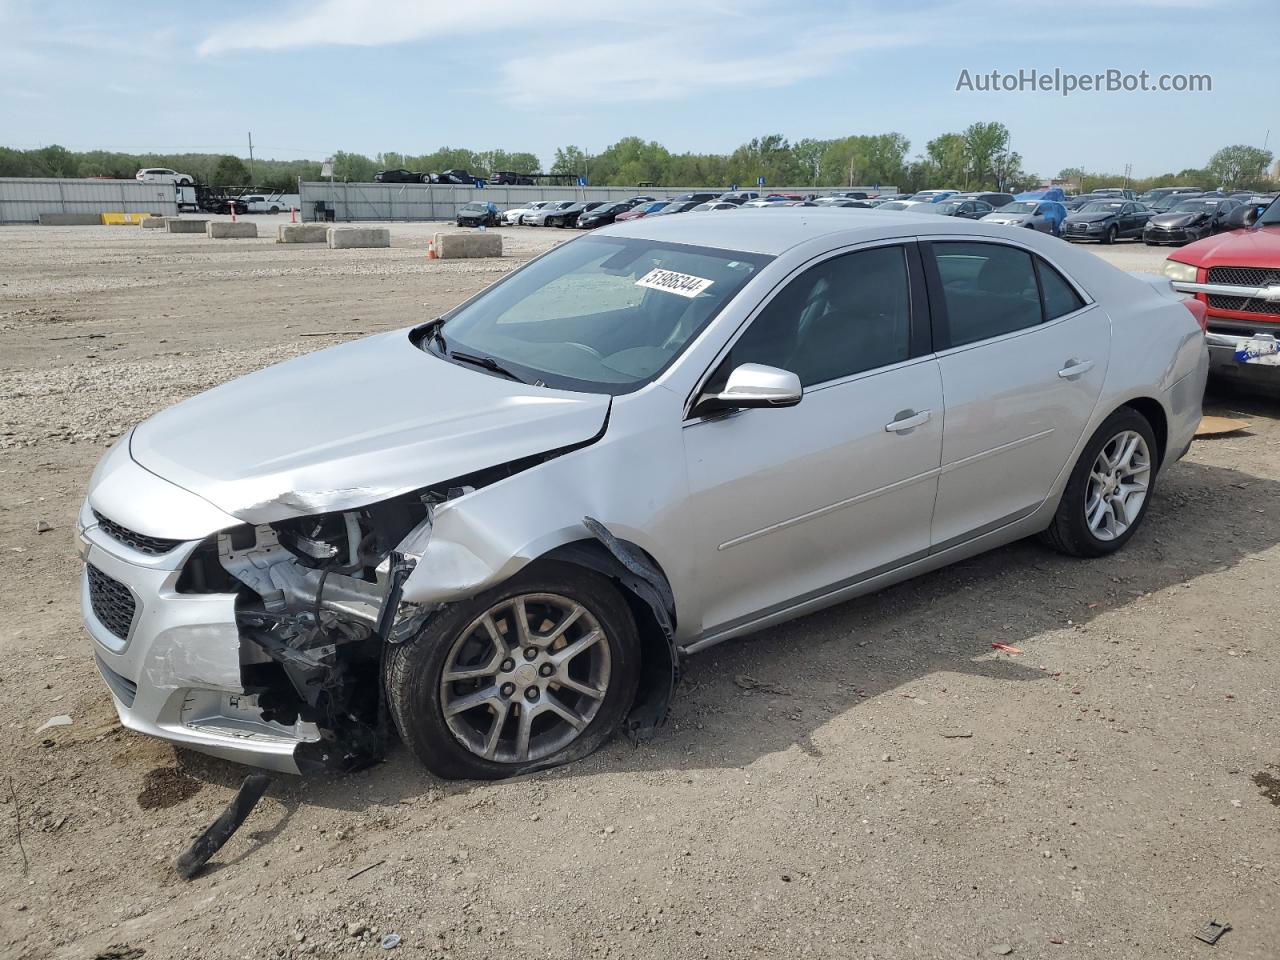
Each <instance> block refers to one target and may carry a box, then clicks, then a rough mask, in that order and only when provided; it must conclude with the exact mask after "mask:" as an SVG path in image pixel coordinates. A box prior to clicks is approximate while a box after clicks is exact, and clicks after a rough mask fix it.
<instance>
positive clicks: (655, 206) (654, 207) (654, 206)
mask: <svg viewBox="0 0 1280 960" xmlns="http://www.w3.org/2000/svg"><path fill="white" fill-rule="evenodd" d="M667 203H668V201H666V200H659V201H657V202H656V203H651V204H649V205H648V206H646V207H641V208H640V210H641V212H643V213H653V212H654V211H655V210H661V209H662V208H663V207H665V206H666V205H667Z"/></svg>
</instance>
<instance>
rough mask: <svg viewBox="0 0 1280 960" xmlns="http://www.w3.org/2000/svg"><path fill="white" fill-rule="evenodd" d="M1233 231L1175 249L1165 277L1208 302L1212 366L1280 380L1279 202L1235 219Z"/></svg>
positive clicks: (1257, 206) (1247, 376) (1234, 373)
mask: <svg viewBox="0 0 1280 960" xmlns="http://www.w3.org/2000/svg"><path fill="white" fill-rule="evenodd" d="M1231 220H1232V222H1231V223H1230V226H1231V227H1235V228H1237V229H1231V230H1229V231H1228V232H1226V233H1219V234H1217V235H1215V236H1211V237H1206V238H1205V239H1204V240H1199V241H1197V242H1195V243H1193V244H1190V245H1189V246H1185V247H1182V248H1180V249H1178V250H1175V251H1174V252H1173V253H1171V254H1170V255H1169V259H1168V261H1167V262H1166V263H1165V268H1164V272H1165V274H1166V275H1167V276H1168V277H1169V279H1171V280H1172V281H1173V286H1174V288H1175V289H1177V290H1181V291H1182V292H1183V293H1190V294H1193V295H1194V296H1195V298H1196V299H1197V300H1199V301H1200V302H1201V303H1203V304H1204V305H1205V307H1206V308H1207V312H1208V330H1207V331H1206V332H1205V340H1206V341H1207V342H1208V345H1209V360H1210V369H1211V371H1212V372H1213V373H1217V374H1225V375H1227V376H1232V377H1236V378H1242V379H1256V378H1257V377H1262V378H1265V379H1266V380H1267V381H1269V382H1270V383H1272V384H1273V385H1274V384H1277V383H1280V200H1273V201H1272V202H1271V204H1270V205H1269V206H1267V207H1265V208H1263V206H1262V205H1261V204H1252V205H1249V206H1247V207H1244V208H1241V209H1240V210H1239V211H1237V212H1235V213H1233V214H1232V216H1231Z"/></svg>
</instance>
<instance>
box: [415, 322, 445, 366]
mask: <svg viewBox="0 0 1280 960" xmlns="http://www.w3.org/2000/svg"><path fill="white" fill-rule="evenodd" d="M443 326H444V317H436V318H435V319H434V320H432V321H431V322H430V323H428V324H426V325H425V326H423V327H421V328H420V329H421V330H422V331H423V333H425V334H426V336H425V337H424V338H423V340H422V345H423V347H425V346H426V345H427V344H429V343H436V344H438V345H439V346H440V353H441V354H442V355H443V356H446V357H447V356H448V355H449V348H448V346H446V345H445V342H444V334H443V333H441V332H440V330H441V328H442V327H443Z"/></svg>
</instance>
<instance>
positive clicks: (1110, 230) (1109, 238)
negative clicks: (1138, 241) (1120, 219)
mask: <svg viewBox="0 0 1280 960" xmlns="http://www.w3.org/2000/svg"><path fill="white" fill-rule="evenodd" d="M1119 235H1120V231H1119V230H1117V229H1116V225H1115V224H1114V223H1113V224H1112V225H1111V226H1109V227H1107V233H1106V236H1104V237H1103V238H1102V242H1103V243H1106V244H1111V243H1115V242H1116V237H1118V236H1119Z"/></svg>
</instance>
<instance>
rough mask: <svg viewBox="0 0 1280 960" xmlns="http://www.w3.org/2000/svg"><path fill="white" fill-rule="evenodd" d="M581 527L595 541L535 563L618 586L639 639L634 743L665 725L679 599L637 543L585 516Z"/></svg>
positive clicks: (676, 662) (675, 662)
mask: <svg viewBox="0 0 1280 960" xmlns="http://www.w3.org/2000/svg"><path fill="white" fill-rule="evenodd" d="M583 523H584V525H585V526H586V527H587V529H588V530H589V531H590V532H591V533H592V535H593V536H592V537H589V538H587V537H584V538H582V539H580V540H574V541H572V542H570V543H565V544H561V545H560V546H558V547H555V548H554V549H552V550H549V551H548V552H546V553H544V554H542V555H541V556H540V557H538V558H536V559H535V560H534V561H533V562H534V563H536V562H538V561H539V560H556V561H560V562H562V563H570V564H574V565H576V566H580V567H583V568H584V569H588V570H593V571H595V572H597V573H601V574H603V575H605V576H607V577H609V579H610V580H612V581H613V582H614V584H615V585H616V586H617V588H618V591H619V592H620V593H621V594H622V597H623V599H624V600H625V601H626V603H627V606H628V607H629V608H630V610H631V615H632V616H633V617H634V618H635V621H636V628H637V631H638V633H639V635H640V683H639V686H638V687H637V689H636V697H635V701H634V702H633V703H632V706H631V709H630V711H629V712H628V714H627V718H626V720H625V722H624V724H623V730H624V732H625V733H626V734H627V736H628V737H630V738H631V739H632V740H635V741H642V740H647V739H649V738H650V737H652V736H653V735H654V733H655V732H656V731H657V729H658V727H660V726H661V725H662V724H663V722H665V720H666V717H667V710H668V708H669V707H670V704H671V698H672V696H673V694H674V692H675V686H676V683H677V682H679V679H680V654H679V651H678V650H677V648H676V645H675V625H676V608H675V595H674V593H673V592H672V589H671V582H670V581H669V580H668V579H667V575H666V573H665V572H664V571H663V569H662V567H661V565H660V564H659V563H658V561H657V560H656V559H655V558H654V557H653V555H652V554H650V553H649V552H648V551H646V550H645V549H644V548H642V547H640V546H639V545H638V544H635V543H632V542H631V541H629V540H622V539H619V538H618V537H615V536H614V535H613V533H612V532H611V531H610V530H609V528H608V527H606V526H605V525H604V524H602V523H600V522H599V521H598V520H594V519H593V518H591V517H585V518H584V519H583Z"/></svg>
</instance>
